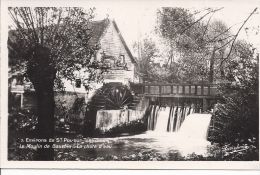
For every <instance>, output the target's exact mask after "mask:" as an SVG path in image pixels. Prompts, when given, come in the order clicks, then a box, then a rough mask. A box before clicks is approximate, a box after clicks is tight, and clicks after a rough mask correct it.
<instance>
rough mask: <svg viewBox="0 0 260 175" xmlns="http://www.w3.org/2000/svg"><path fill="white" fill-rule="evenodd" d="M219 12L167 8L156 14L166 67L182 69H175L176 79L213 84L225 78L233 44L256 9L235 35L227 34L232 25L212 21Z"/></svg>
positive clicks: (215, 10)
mask: <svg viewBox="0 0 260 175" xmlns="http://www.w3.org/2000/svg"><path fill="white" fill-rule="evenodd" d="M221 9H222V8H220V9H211V8H207V9H204V10H200V11H194V12H192V11H190V10H187V9H183V8H171V7H167V8H162V9H160V10H159V11H158V27H157V32H158V33H159V35H160V36H161V37H162V38H163V39H164V40H165V43H166V46H167V47H168V48H170V49H169V54H168V56H167V57H168V58H167V59H168V61H167V65H168V67H170V68H171V70H174V69H175V66H171V64H176V62H178V63H179V65H180V66H181V67H179V68H178V74H179V76H180V77H178V79H181V80H182V81H189V82H196V81H205V80H206V82H210V83H212V82H214V81H216V80H218V79H224V78H225V71H224V70H225V66H226V64H227V63H228V60H229V57H231V56H232V54H231V53H232V52H231V51H232V49H233V48H234V42H235V41H236V39H237V36H238V35H239V32H240V31H241V29H242V28H243V26H244V25H245V23H246V22H247V21H248V20H249V18H250V17H251V16H252V15H253V14H254V13H255V12H256V10H257V8H255V9H254V10H253V11H252V12H251V13H250V15H249V16H248V17H247V18H246V20H245V21H243V23H242V25H241V26H240V28H239V30H238V31H237V33H236V34H232V33H231V32H230V29H231V28H232V27H233V26H231V27H227V26H226V25H225V24H224V23H223V22H222V21H213V22H211V19H212V16H213V15H214V13H216V12H217V11H219V10H221ZM207 16H209V18H208V19H207V18H206V17H207ZM206 19H207V20H206ZM176 52H177V53H178V54H176Z"/></svg>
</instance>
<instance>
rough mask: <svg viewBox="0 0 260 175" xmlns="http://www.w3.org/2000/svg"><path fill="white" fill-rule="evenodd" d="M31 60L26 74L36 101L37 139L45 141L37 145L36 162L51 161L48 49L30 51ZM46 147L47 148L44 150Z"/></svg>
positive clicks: (52, 72)
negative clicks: (45, 140) (32, 86)
mask: <svg viewBox="0 0 260 175" xmlns="http://www.w3.org/2000/svg"><path fill="white" fill-rule="evenodd" d="M31 55H32V56H33V57H32V58H33V59H31V62H30V63H29V66H28V69H27V73H28V76H29V78H30V80H31V81H32V83H33V85H34V88H35V92H36V98H37V99H36V100H37V114H38V125H37V138H39V139H47V143H46V142H45V143H38V144H40V145H41V147H42V148H38V149H37V156H36V160H53V159H54V150H53V148H52V142H49V139H51V138H54V107H55V102H54V90H53V87H54V80H55V75H56V71H55V67H54V65H53V62H52V59H51V56H50V51H49V49H48V48H45V47H42V46H38V47H36V48H35V49H34V50H32V54H31ZM44 145H48V146H49V148H46V147H45V148H44Z"/></svg>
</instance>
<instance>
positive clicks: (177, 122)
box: [147, 105, 194, 132]
mask: <svg viewBox="0 0 260 175" xmlns="http://www.w3.org/2000/svg"><path fill="white" fill-rule="evenodd" d="M193 112H194V108H193V107H180V106H171V107H168V106H167V107H162V106H157V105H153V106H151V113H150V116H149V117H148V125H147V129H148V130H153V131H156V132H166V131H168V132H176V131H178V130H179V129H180V127H181V125H182V123H183V121H184V120H185V118H186V116H188V115H189V114H191V113H193Z"/></svg>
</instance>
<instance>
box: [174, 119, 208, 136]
mask: <svg viewBox="0 0 260 175" xmlns="http://www.w3.org/2000/svg"><path fill="white" fill-rule="evenodd" d="M210 119H211V114H191V115H189V116H188V117H187V119H186V120H185V122H184V123H183V125H182V127H181V129H180V131H179V133H178V134H179V137H182V138H192V139H196V140H207V131H208V127H209V124H210Z"/></svg>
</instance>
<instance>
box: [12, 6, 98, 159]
mask: <svg viewBox="0 0 260 175" xmlns="http://www.w3.org/2000/svg"><path fill="white" fill-rule="evenodd" d="M8 10H9V15H10V18H11V19H12V25H10V31H9V37H8V49H9V66H10V67H11V71H17V70H18V71H19V72H23V75H24V76H25V77H26V78H28V79H29V81H30V82H32V84H33V86H34V89H35V92H36V98H37V112H38V125H37V132H38V136H39V138H47V139H49V138H53V137H54V105H55V104H54V103H55V102H54V87H57V88H61V87H62V85H63V84H62V79H67V80H71V81H73V80H75V75H74V73H75V72H76V71H80V70H82V69H83V70H84V71H85V72H88V74H89V76H88V77H86V79H85V81H86V82H89V81H91V80H97V79H99V78H100V76H99V75H100V74H101V73H102V65H101V63H99V62H97V61H92V58H93V56H94V54H95V51H96V50H97V49H98V47H97V46H93V45H91V44H90V42H89V41H90V38H91V35H92V31H91V27H90V26H91V25H90V24H91V20H92V19H93V17H94V16H93V10H94V9H90V10H89V11H86V10H84V9H82V8H56V7H55V8H51V7H50V8H49V7H36V8H29V7H10V8H9V9H8ZM49 144H52V143H49ZM38 154H39V156H38V160H53V155H54V151H53V149H51V148H50V149H38Z"/></svg>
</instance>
